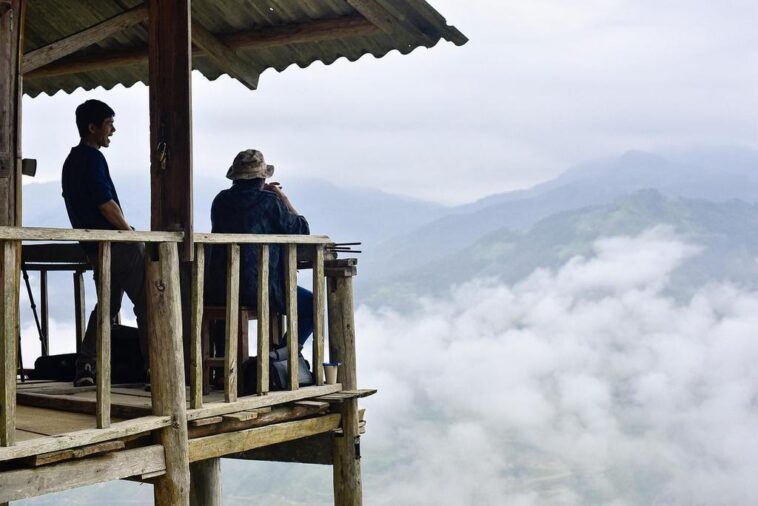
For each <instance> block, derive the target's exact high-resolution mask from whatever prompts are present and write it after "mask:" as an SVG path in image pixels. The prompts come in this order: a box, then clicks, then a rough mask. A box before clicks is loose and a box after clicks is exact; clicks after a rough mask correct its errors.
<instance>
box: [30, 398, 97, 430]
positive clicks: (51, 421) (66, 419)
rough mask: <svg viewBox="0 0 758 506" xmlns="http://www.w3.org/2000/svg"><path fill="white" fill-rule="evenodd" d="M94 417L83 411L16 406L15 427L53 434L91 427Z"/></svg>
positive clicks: (93, 423)
mask: <svg viewBox="0 0 758 506" xmlns="http://www.w3.org/2000/svg"><path fill="white" fill-rule="evenodd" d="M94 426H95V417H94V416H92V415H88V414H84V413H71V412H67V411H57V410H52V409H45V408H37V407H33V406H24V405H18V406H16V428H19V429H24V430H28V431H31V432H36V433H37V434H44V435H46V436H53V435H57V434H63V433H65V432H76V431H79V430H84V429H91V428H93V427H94Z"/></svg>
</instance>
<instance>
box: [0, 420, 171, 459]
mask: <svg viewBox="0 0 758 506" xmlns="http://www.w3.org/2000/svg"><path fill="white" fill-rule="evenodd" d="M170 424H171V418H170V417H168V416H146V417H143V418H137V419H134V420H126V421H123V422H115V423H113V424H111V426H110V427H108V428H107V429H85V430H79V431H75V432H67V433H65V434H59V435H57V436H51V437H38V438H35V439H30V440H28V441H21V442H19V443H18V444H16V445H15V446H10V447H8V448H0V462H5V461H7V460H12V459H19V458H24V457H30V456H33V455H38V454H42V453H50V452H57V451H61V450H67V449H71V448H77V447H80V446H87V445H91V444H97V443H102V442H105V441H109V440H112V439H118V438H126V437H131V436H135V435H137V434H144V433H147V432H151V431H153V430H157V429H161V428H163V427H168V426H169V425H170Z"/></svg>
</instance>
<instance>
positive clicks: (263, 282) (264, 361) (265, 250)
mask: <svg viewBox="0 0 758 506" xmlns="http://www.w3.org/2000/svg"><path fill="white" fill-rule="evenodd" d="M268 267H269V247H268V244H261V245H259V246H258V300H257V303H258V304H257V313H258V349H257V351H258V359H257V361H256V364H255V365H256V367H257V371H256V375H257V376H256V379H257V389H258V392H257V393H258V395H265V394H267V393H268V390H269V377H268V372H269V369H268V368H269V356H268V354H269V349H268V348H269V346H268V342H269V329H270V327H269V325H270V322H269V314H270V308H269V286H268Z"/></svg>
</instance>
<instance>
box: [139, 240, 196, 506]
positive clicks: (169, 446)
mask: <svg viewBox="0 0 758 506" xmlns="http://www.w3.org/2000/svg"><path fill="white" fill-rule="evenodd" d="M157 250H158V251H157V253H158V254H157V259H156V258H155V256H153V255H148V259H147V261H146V265H147V269H146V280H145V286H146V288H147V304H148V307H149V308H150V311H149V312H148V341H149V345H150V381H151V393H152V400H153V403H152V404H153V414H154V415H157V416H169V417H171V421H172V423H171V425H169V426H168V427H166V428H164V429H162V430H161V431H160V432H159V440H160V443H161V445H163V448H165V455H166V459H165V462H166V474H165V475H163V476H161V477H159V478H158V479H157V480H156V482H155V485H154V494H155V502H156V504H187V503H188V502H189V481H190V477H189V463H188V461H187V415H186V413H187V411H186V409H187V404H186V403H187V401H186V392H185V387H184V385H185V381H184V357H183V349H182V333H181V328H182V310H181V294H180V291H179V256H178V252H177V245H176V244H173V243H162V244H159V245H158V247H157Z"/></svg>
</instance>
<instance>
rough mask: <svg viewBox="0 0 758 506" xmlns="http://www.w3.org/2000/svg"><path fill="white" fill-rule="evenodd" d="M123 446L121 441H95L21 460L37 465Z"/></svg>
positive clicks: (124, 445)
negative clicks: (90, 443) (82, 445)
mask: <svg viewBox="0 0 758 506" xmlns="http://www.w3.org/2000/svg"><path fill="white" fill-rule="evenodd" d="M125 447H126V444H125V443H124V442H123V441H106V442H104V443H97V444H94V445H88V446H84V447H81V448H72V449H70V450H60V451H57V452H51V453H43V454H41V455H33V456H31V457H26V458H25V459H23V460H22V462H23V463H24V464H26V465H28V466H32V467H39V466H45V465H48V464H54V463H56V462H61V461H64V460H73V459H81V458H84V457H89V456H92V455H97V454H100V453H106V452H112V451H118V450H123V449H124V448H125Z"/></svg>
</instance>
